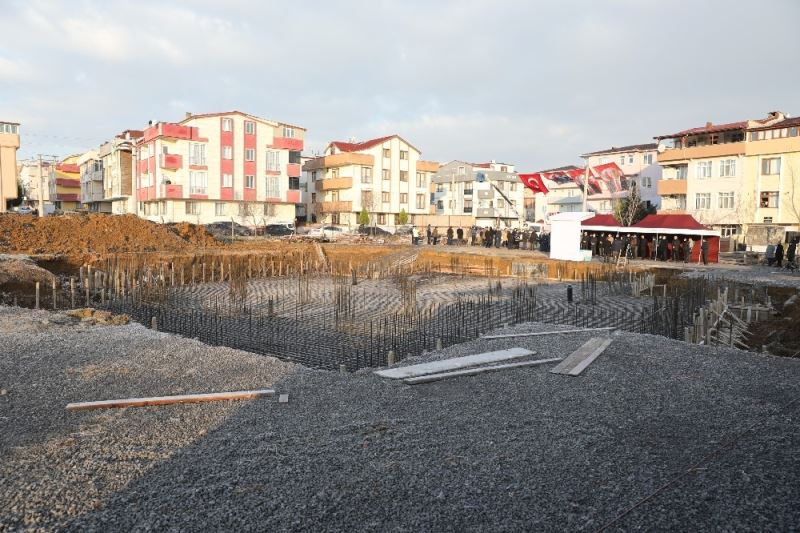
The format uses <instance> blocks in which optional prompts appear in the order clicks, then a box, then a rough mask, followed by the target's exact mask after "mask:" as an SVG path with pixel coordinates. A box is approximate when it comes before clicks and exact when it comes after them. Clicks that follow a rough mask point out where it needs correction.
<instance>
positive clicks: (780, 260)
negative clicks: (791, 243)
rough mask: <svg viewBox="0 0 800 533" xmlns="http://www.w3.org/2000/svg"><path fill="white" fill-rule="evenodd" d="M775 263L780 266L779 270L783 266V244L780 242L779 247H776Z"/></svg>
mask: <svg viewBox="0 0 800 533" xmlns="http://www.w3.org/2000/svg"><path fill="white" fill-rule="evenodd" d="M775 262H776V263H777V264H778V268H781V267H782V266H783V243H782V242H779V243H778V246H776V247H775Z"/></svg>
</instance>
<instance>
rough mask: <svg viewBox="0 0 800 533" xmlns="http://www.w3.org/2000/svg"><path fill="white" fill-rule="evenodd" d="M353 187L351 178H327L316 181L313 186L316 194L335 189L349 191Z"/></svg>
mask: <svg viewBox="0 0 800 533" xmlns="http://www.w3.org/2000/svg"><path fill="white" fill-rule="evenodd" d="M352 186H353V178H328V179H324V180H317V182H316V185H315V186H314V187H315V189H316V191H317V192H320V191H332V190H336V189H349V188H351V187H352Z"/></svg>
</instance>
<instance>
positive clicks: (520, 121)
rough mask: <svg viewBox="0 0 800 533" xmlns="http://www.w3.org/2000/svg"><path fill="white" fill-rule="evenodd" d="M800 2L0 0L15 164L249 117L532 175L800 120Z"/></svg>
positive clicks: (323, 140) (4, 90) (311, 137)
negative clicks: (716, 126)
mask: <svg viewBox="0 0 800 533" xmlns="http://www.w3.org/2000/svg"><path fill="white" fill-rule="evenodd" d="M798 21H800V1H798V0H760V1H759V2H752V1H750V0H703V1H698V0H672V1H664V0H660V1H652V0H559V1H547V2H545V1H538V0H529V1H517V0H484V1H477V0H458V1H435V0H430V1H421V0H407V1H402V2H401V1H388V0H374V1H368V0H364V1H360V2H359V1H355V0H352V1H327V2H320V1H303V0H295V1H294V2H274V1H269V0H265V1H260V2H257V1H244V0H224V1H222V0H155V1H153V0H135V1H114V0H100V1H92V0H61V1H58V0H0V36H2V38H0V121H3V120H6V121H13V122H20V123H21V124H22V126H21V132H22V147H21V148H20V152H19V154H18V156H19V158H20V159H22V158H27V157H32V156H34V155H35V154H38V153H43V154H50V155H59V156H66V155H69V154H71V153H77V152H83V151H86V150H88V149H90V148H94V147H96V146H98V145H99V144H101V143H102V142H104V141H105V140H108V139H110V138H111V137H113V136H114V135H116V134H118V133H120V132H121V131H123V130H125V129H143V128H144V127H145V126H146V125H147V122H148V120H158V121H180V120H181V119H182V118H183V117H184V114H185V112H187V111H190V112H192V113H208V112H218V111H228V110H234V109H235V110H240V111H243V112H246V113H250V114H253V115H257V116H260V117H263V118H267V119H272V120H277V121H281V122H287V123H290V124H295V125H299V126H302V127H304V128H306V129H307V133H306V150H305V152H306V153H308V154H309V155H312V154H313V153H314V152H320V151H321V150H323V149H324V147H325V145H327V143H328V142H329V141H332V140H348V139H351V138H355V139H357V140H359V141H361V140H367V139H370V138H374V137H379V136H383V135H389V134H395V133H396V134H399V135H400V136H402V137H403V138H404V139H406V140H407V141H408V142H410V143H411V144H413V145H414V146H416V147H417V148H419V149H420V150H421V151H422V157H423V158H424V159H428V160H434V161H440V162H447V161H450V160H453V159H459V160H466V161H471V162H484V161H489V160H496V161H502V162H505V163H510V164H514V165H516V167H517V170H519V171H536V170H544V169H547V168H552V167H557V166H562V165H566V164H580V162H581V159H580V154H582V153H586V152H590V151H594V150H600V149H605V148H609V147H611V146H623V145H628V144H640V143H647V142H652V138H653V137H654V136H656V135H661V134H667V133H673V132H676V131H680V130H683V129H687V128H690V127H695V126H700V125H703V124H705V123H706V122H708V121H711V122H714V123H722V122H733V121H738V120H745V119H752V118H761V117H763V116H766V114H767V112H769V111H773V110H781V111H785V112H787V113H790V114H791V115H792V116H798V115H800V68H799V67H798V65H800V59H798V58H800V32H798V31H797V22H798Z"/></svg>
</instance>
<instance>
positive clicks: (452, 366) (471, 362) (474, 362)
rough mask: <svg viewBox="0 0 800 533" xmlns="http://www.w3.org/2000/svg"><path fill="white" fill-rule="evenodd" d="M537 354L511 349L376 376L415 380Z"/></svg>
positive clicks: (443, 360)
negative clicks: (427, 375)
mask: <svg viewBox="0 0 800 533" xmlns="http://www.w3.org/2000/svg"><path fill="white" fill-rule="evenodd" d="M535 353H536V352H532V351H530V350H526V349H524V348H509V349H507V350H498V351H496V352H486V353H479V354H475V355H467V356H464V357H453V358H451V359H442V360H441V361H432V362H430V363H422V364H419V365H410V366H402V367H400V368H392V369H389V370H378V371H377V372H375V374H377V375H379V376H381V377H383V378H389V379H404V378H413V377H416V376H424V375H426V374H436V373H438V372H447V371H449V370H457V369H459V368H467V367H471V366H478V365H484V364H488V363H496V362H498V361H506V360H508V359H517V358H519V357H528V356H529V355H534V354H535Z"/></svg>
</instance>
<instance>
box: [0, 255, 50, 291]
mask: <svg viewBox="0 0 800 533" xmlns="http://www.w3.org/2000/svg"><path fill="white" fill-rule="evenodd" d="M52 280H53V275H52V274H51V273H50V272H48V271H47V270H45V269H43V268H40V267H38V266H37V265H36V263H34V262H33V261H31V260H30V259H27V258H24V257H13V256H2V255H0V290H4V289H8V288H10V287H12V286H17V285H19V286H31V287H34V286H35V285H36V282H37V281H38V282H40V283H41V284H42V285H43V286H45V287H49V286H50V283H51V282H52Z"/></svg>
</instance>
